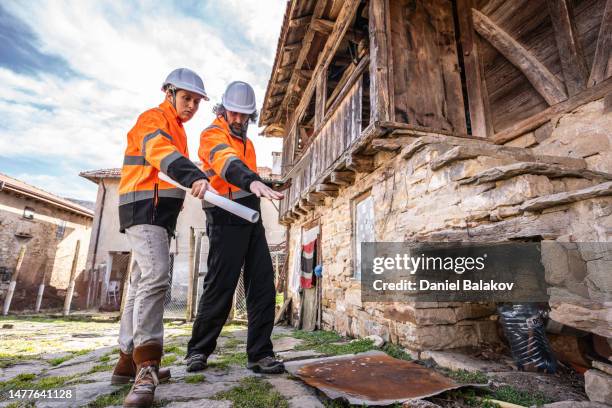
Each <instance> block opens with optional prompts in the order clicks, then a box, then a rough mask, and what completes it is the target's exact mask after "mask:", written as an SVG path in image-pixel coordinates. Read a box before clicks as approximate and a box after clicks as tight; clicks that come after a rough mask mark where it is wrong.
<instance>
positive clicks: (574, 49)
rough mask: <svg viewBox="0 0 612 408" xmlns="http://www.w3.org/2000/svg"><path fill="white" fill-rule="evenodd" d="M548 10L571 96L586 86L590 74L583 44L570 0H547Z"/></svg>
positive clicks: (566, 84)
mask: <svg viewBox="0 0 612 408" xmlns="http://www.w3.org/2000/svg"><path fill="white" fill-rule="evenodd" d="M547 4H548V12H549V14H550V19H551V21H552V25H553V29H554V31H555V40H556V41H557V49H558V50H559V58H560V59H561V67H562V69H563V77H564V78H565V86H566V87H567V91H568V93H569V94H570V96H573V95H576V94H577V93H578V92H580V91H582V90H583V89H584V88H586V83H587V80H588V76H589V71H588V68H587V64H586V61H585V60H584V53H583V52H582V45H581V44H580V41H579V38H578V32H577V30H576V25H575V24H574V19H573V18H572V17H573V16H572V14H573V13H572V10H571V4H569V0H547Z"/></svg>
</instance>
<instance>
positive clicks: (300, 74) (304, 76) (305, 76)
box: [294, 69, 313, 81]
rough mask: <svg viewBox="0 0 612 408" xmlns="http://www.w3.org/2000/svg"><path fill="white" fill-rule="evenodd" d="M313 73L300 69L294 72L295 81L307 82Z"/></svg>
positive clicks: (309, 70)
mask: <svg viewBox="0 0 612 408" xmlns="http://www.w3.org/2000/svg"><path fill="white" fill-rule="evenodd" d="M312 73H313V71H312V70H311V69H300V70H298V71H295V72H294V75H295V77H296V78H297V79H300V80H305V81H309V80H310V78H312Z"/></svg>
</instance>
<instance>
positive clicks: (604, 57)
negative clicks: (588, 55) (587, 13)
mask: <svg viewBox="0 0 612 408" xmlns="http://www.w3.org/2000/svg"><path fill="white" fill-rule="evenodd" d="M610 54H612V0H608V1H606V7H605V9H604V14H603V18H602V19H601V26H600V27H599V35H598V36H597V45H596V47H595V57H594V58H593V65H592V67H591V74H590V75H589V80H588V82H587V86H588V87H589V88H590V87H592V86H593V85H596V84H598V83H600V82H602V81H604V80H605V79H606V78H609V77H610V76H612V55H610Z"/></svg>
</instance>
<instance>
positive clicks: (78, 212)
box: [0, 174, 93, 311]
mask: <svg viewBox="0 0 612 408" xmlns="http://www.w3.org/2000/svg"><path fill="white" fill-rule="evenodd" d="M92 218H93V211H91V210H90V209H89V208H86V207H84V206H82V205H79V204H77V203H75V202H72V201H70V200H67V199H65V198H62V197H58V196H56V195H54V194H51V193H48V192H46V191H44V190H42V189H40V188H37V187H34V186H30V185H28V184H26V183H24V182H22V181H20V180H16V179H14V178H12V177H9V176H6V175H4V174H0V285H1V286H0V288H1V290H0V298H1V299H2V300H4V299H5V296H6V293H7V289H8V286H9V283H10V281H11V280H15V278H16V287H15V292H14V296H13V298H12V301H11V305H10V311H20V310H24V309H34V308H35V306H36V302H37V294H39V293H41V292H40V291H41V290H43V292H42V299H41V301H42V308H47V307H61V306H62V305H63V298H64V296H65V291H66V289H67V288H68V285H69V283H70V280H71V272H72V270H73V268H72V265H73V261H74V260H75V258H76V267H75V270H74V276H72V278H73V279H74V280H75V282H76V292H75V294H74V297H73V299H74V301H73V304H78V303H79V301H80V300H81V299H82V298H83V295H84V293H83V288H82V286H81V283H82V279H83V271H84V269H85V259H86V258H87V246H88V245H89V235H90V232H91V222H92ZM21 253H23V255H22V259H23V260H22V262H21V264H20V266H19V268H18V263H19V262H18V259H19V257H20V254H21ZM39 306H40V305H39Z"/></svg>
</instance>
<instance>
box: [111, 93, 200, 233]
mask: <svg viewBox="0 0 612 408" xmlns="http://www.w3.org/2000/svg"><path fill="white" fill-rule="evenodd" d="M127 142H128V143H127V148H126V149H125V156H124V158H123V167H122V168H121V181H120V183H119V220H120V225H121V231H122V232H123V231H124V230H125V229H126V228H128V227H129V226H132V225H138V224H152V225H159V226H162V227H165V228H166V229H167V230H168V231H169V232H170V233H173V232H174V228H175V227H176V219H177V217H178V214H179V212H180V211H181V208H182V206H183V199H184V198H185V192H184V191H183V190H181V189H179V188H176V187H174V186H173V185H171V184H169V183H167V182H165V181H162V180H160V179H159V177H158V173H159V171H160V170H161V171H162V172H164V173H165V174H167V175H168V176H170V178H172V179H173V180H175V181H178V182H179V183H180V184H181V185H183V186H185V187H191V185H192V184H193V182H194V181H196V180H199V179H203V178H207V177H206V175H205V174H204V173H203V172H202V171H201V170H200V169H198V167H197V166H196V165H195V164H194V163H193V162H192V161H191V160H189V159H188V157H189V153H188V151H187V137H186V135H185V129H184V128H183V124H182V122H181V120H180V119H179V117H178V115H177V113H176V110H175V109H174V107H173V106H172V104H171V103H170V102H168V101H164V102H163V103H162V104H161V105H159V107H158V108H153V109H149V110H148V111H146V112H144V113H143V114H142V115H140V117H139V118H138V121H137V122H136V125H134V127H133V128H132V130H130V131H129V133H128V135H127Z"/></svg>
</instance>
